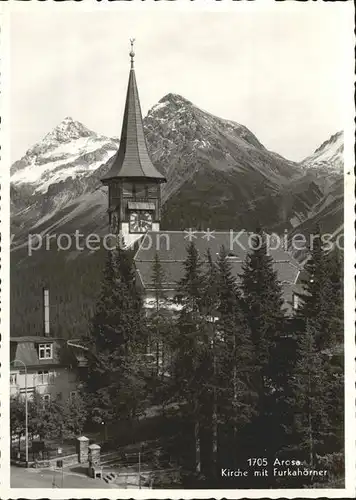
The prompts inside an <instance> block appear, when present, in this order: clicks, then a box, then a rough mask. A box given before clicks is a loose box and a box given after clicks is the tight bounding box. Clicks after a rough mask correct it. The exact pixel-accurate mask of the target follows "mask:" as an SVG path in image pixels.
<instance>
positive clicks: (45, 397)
mask: <svg viewBox="0 0 356 500" xmlns="http://www.w3.org/2000/svg"><path fill="white" fill-rule="evenodd" d="M42 400H43V405H44V406H47V405H49V403H50V402H51V395H50V394H43V396H42Z"/></svg>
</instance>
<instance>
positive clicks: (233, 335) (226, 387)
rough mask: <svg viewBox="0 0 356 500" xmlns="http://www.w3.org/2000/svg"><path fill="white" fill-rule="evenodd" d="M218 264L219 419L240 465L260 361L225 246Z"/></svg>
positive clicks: (234, 458)
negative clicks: (227, 429) (240, 450)
mask: <svg viewBox="0 0 356 500" xmlns="http://www.w3.org/2000/svg"><path fill="white" fill-rule="evenodd" d="M216 265H217V283H218V287H217V299H218V303H217V311H218V323H217V331H218V338H217V340H216V346H215V349H216V350H215V355H216V364H217V368H216V374H217V375H216V377H217V384H218V407H219V413H220V414H219V420H220V421H222V422H224V423H225V427H227V428H230V431H231V432H232V434H231V437H232V439H231V444H232V447H233V450H234V452H233V456H232V457H231V458H232V459H233V460H235V464H236V463H237V462H236V460H237V458H238V456H239V455H240V453H239V446H238V439H239V436H241V434H242V429H245V427H246V425H247V424H248V423H250V421H251V419H252V418H253V417H254V415H255V414H256V404H257V393H256V388H255V385H256V381H255V378H256V359H255V352H254V348H253V344H252V338H251V330H250V328H249V325H248V323H247V321H246V319H245V316H244V314H243V304H242V301H241V297H240V294H239V291H238V288H237V285H236V278H235V277H234V276H233V275H232V271H231V264H230V262H229V260H228V254H227V252H226V250H225V248H224V247H223V248H222V249H221V250H220V253H219V256H218V259H217V263H216ZM221 458H224V457H223V456H222V457H221Z"/></svg>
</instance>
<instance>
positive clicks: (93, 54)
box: [10, 2, 350, 162]
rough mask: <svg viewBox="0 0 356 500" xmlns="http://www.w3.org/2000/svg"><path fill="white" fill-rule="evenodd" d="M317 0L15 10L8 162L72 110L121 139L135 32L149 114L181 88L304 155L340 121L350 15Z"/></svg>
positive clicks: (295, 155) (270, 144)
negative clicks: (225, 7)
mask: <svg viewBox="0 0 356 500" xmlns="http://www.w3.org/2000/svg"><path fill="white" fill-rule="evenodd" d="M322 4H323V8H319V9H309V10H308V9H305V8H304V9H299V10H298V11H287V10H286V11H284V10H280V11H278V12H276V11H274V12H273V13H271V12H265V11H263V12H262V11H261V12H247V11H240V12H238V11H236V12H219V13H216V12H203V13H202V12H189V13H188V12H177V11H176V12H167V11H166V12H157V11H156V12H154V13H152V11H151V12H148V11H141V12H139V13H138V12H137V11H136V12H133V11H132V12H123V11H121V12H107V11H106V12H104V11H102V12H98V11H97V12H84V13H83V12H81V13H75V12H61V13H60V15H58V13H50V12H43V13H40V12H38V11H37V12H33V13H31V14H30V17H29V14H28V13H16V14H12V16H11V30H10V37H11V45H10V47H11V49H10V50H11V52H10V57H11V103H10V106H11V122H12V123H11V160H12V162H13V161H15V160H18V159H20V158H21V156H22V155H23V154H24V153H25V152H26V150H27V149H28V148H29V147H31V146H32V145H34V144H35V143H36V142H38V141H40V140H41V139H42V138H43V136H44V135H45V134H46V133H48V132H49V131H50V130H52V129H53V128H54V127H55V126H56V125H57V124H58V123H59V122H61V120H63V119H64V118H65V117H66V116H71V117H72V118H73V119H74V120H78V121H80V122H82V123H83V124H84V125H85V126H87V127H88V128H90V129H92V130H94V131H95V132H97V133H100V134H104V135H107V136H120V133H121V123H122V115H123V108H124V101H125V94H126V87H127V81H128V73H129V67H130V62H129V61H130V59H129V55H128V54H129V51H130V43H129V39H130V37H134V38H135V39H136V42H135V52H136V57H135V68H136V77H137V82H138V87H139V93H140V100H141V107H142V111H143V114H144V115H145V114H146V113H147V111H148V110H149V109H150V108H151V107H152V106H153V105H154V104H156V103H157V102H158V100H159V99H161V98H162V97H163V96H164V95H166V94H168V93H169V92H173V93H177V94H180V95H182V96H184V97H185V98H187V99H189V100H190V101H192V102H193V103H194V104H196V105H197V106H199V107H201V108H202V109H204V110H206V111H209V112H210V113H212V114H215V115H217V116H219V117H222V118H227V119H229V120H234V121H236V122H238V123H241V124H243V125H245V126H247V127H248V128H249V129H250V130H251V131H252V132H253V133H254V134H255V135H256V136H257V137H258V139H259V140H260V141H261V142H262V143H263V144H264V145H265V146H266V147H267V148H268V149H270V150H273V151H276V152H277V153H279V154H281V155H283V156H285V157H286V158H288V159H291V160H295V161H299V160H302V159H303V158H304V157H306V156H308V155H309V154H311V153H312V152H313V151H314V150H315V149H316V148H317V147H318V146H319V145H320V144H321V143H322V142H324V141H325V140H326V139H328V138H329V137H330V135H332V134H334V133H335V132H337V131H338V130H341V129H342V128H343V126H344V115H343V113H344V108H345V106H344V92H343V87H344V83H345V67H346V65H347V64H350V61H349V60H347V56H348V54H349V53H348V52H347V50H346V44H347V41H348V40H347V32H348V30H347V29H346V27H347V26H350V23H349V21H350V20H348V19H347V16H349V14H350V11H349V10H348V11H346V9H343V8H339V7H340V5H339V6H337V7H338V8H336V6H335V4H332V3H324V2H322ZM314 5H315V4H314ZM334 6H335V7H334Z"/></svg>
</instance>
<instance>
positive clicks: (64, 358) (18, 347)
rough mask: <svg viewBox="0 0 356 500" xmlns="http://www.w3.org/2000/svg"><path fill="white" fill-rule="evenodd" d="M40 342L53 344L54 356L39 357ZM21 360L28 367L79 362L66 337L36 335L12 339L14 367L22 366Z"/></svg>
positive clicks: (11, 358)
mask: <svg viewBox="0 0 356 500" xmlns="http://www.w3.org/2000/svg"><path fill="white" fill-rule="evenodd" d="M39 344H52V346H53V347H52V358H50V359H40V358H39V347H38V346H39ZM16 360H18V361H20V363H17V362H16ZM21 361H22V363H24V364H25V365H26V367H27V368H28V369H29V368H34V367H36V368H38V367H40V366H48V365H56V366H63V365H65V366H67V365H73V364H78V360H77V359H76V357H75V355H74V353H73V352H72V350H71V349H68V347H67V342H66V340H65V339H60V338H53V337H43V336H35V335H33V336H23V337H13V338H11V339H10V362H11V363H12V367H14V368H21V367H22V364H21Z"/></svg>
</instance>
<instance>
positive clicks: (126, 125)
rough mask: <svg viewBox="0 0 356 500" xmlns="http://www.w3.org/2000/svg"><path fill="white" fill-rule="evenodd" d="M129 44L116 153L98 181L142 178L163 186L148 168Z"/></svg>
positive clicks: (153, 167)
mask: <svg viewBox="0 0 356 500" xmlns="http://www.w3.org/2000/svg"><path fill="white" fill-rule="evenodd" d="M134 56H135V53H134V52H133V40H131V52H130V57H131V69H130V76H129V83H128V87H127V95H126V104H125V112H124V120H123V123H122V131H121V139H120V146H119V151H118V152H117V153H116V155H115V156H114V157H113V159H112V162H111V168H110V169H109V172H108V173H107V174H106V175H105V177H104V178H103V179H102V182H104V183H105V182H106V181H108V180H110V179H114V178H134V179H138V178H146V179H152V180H156V181H159V182H165V181H166V179H165V177H164V176H163V175H162V174H161V173H160V172H158V170H157V169H156V168H155V166H154V165H153V164H152V162H151V160H150V157H149V154H148V150H147V144H146V139H145V135H144V131H143V123H142V113H141V106H140V99H139V96H138V90H137V83H136V76H135V69H134Z"/></svg>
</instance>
